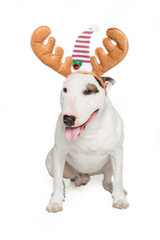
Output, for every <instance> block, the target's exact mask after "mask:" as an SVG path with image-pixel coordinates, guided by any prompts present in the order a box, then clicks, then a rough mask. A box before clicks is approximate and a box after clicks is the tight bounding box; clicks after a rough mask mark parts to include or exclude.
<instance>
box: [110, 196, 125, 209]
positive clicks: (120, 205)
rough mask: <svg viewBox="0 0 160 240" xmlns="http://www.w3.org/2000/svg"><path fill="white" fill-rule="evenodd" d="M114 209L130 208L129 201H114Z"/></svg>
mask: <svg viewBox="0 0 160 240" xmlns="http://www.w3.org/2000/svg"><path fill="white" fill-rule="evenodd" d="M112 206H113V208H118V209H126V208H128V207H129V203H128V201H127V200H126V199H125V198H124V199H115V200H113V205H112Z"/></svg>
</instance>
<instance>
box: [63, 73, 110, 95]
mask: <svg viewBox="0 0 160 240" xmlns="http://www.w3.org/2000/svg"><path fill="white" fill-rule="evenodd" d="M76 73H80V74H89V75H92V76H94V77H96V78H97V79H98V81H99V82H100V83H101V85H102V87H103V88H104V91H105V96H106V95H107V91H106V85H105V84H104V82H103V80H102V78H100V77H98V76H97V75H96V74H95V73H93V72H87V71H77V72H73V73H70V74H69V75H68V76H67V77H69V76H71V75H73V74H76Z"/></svg>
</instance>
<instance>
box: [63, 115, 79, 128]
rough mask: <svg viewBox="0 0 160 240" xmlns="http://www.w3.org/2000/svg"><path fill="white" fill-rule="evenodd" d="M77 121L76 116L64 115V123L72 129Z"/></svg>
mask: <svg viewBox="0 0 160 240" xmlns="http://www.w3.org/2000/svg"><path fill="white" fill-rule="evenodd" d="M75 120H76V117H75V116H72V115H64V116H63V122H64V124H65V125H67V126H69V127H71V126H73V125H74V123H75Z"/></svg>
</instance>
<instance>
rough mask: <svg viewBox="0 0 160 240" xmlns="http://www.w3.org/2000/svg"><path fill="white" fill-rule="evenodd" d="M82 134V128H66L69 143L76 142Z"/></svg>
mask: <svg viewBox="0 0 160 240" xmlns="http://www.w3.org/2000/svg"><path fill="white" fill-rule="evenodd" d="M80 132H81V130H80V127H77V128H69V127H66V129H65V135H66V138H67V140H68V141H74V140H75V139H76V138H77V136H78V135H79V134H80Z"/></svg>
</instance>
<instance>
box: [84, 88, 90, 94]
mask: <svg viewBox="0 0 160 240" xmlns="http://www.w3.org/2000/svg"><path fill="white" fill-rule="evenodd" d="M83 94H84V95H90V94H92V90H89V89H86V90H85V91H83Z"/></svg>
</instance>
